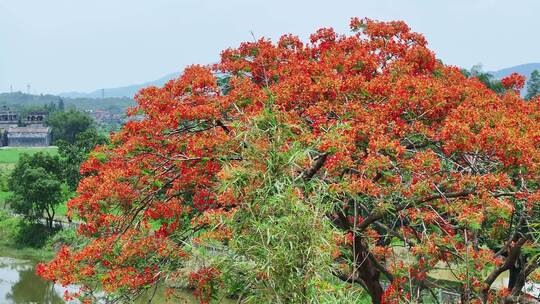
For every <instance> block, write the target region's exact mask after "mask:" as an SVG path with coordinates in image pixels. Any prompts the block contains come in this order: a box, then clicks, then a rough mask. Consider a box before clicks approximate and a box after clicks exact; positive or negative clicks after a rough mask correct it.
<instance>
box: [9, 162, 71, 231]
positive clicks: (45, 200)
mask: <svg viewBox="0 0 540 304" xmlns="http://www.w3.org/2000/svg"><path fill="white" fill-rule="evenodd" d="M62 173H63V167H62V162H61V160H60V158H59V157H58V156H51V155H48V154H45V153H41V152H40V153H36V154H33V155H27V154H23V155H22V156H21V158H20V160H19V162H18V163H17V165H16V167H15V169H14V170H13V172H12V173H11V176H10V178H9V181H8V183H9V190H10V191H12V192H13V194H12V195H11V196H10V197H9V198H8V200H7V201H8V203H9V205H10V206H11V208H12V209H13V210H14V211H15V212H17V213H19V214H22V215H23V216H24V217H25V218H26V219H29V220H31V221H34V222H36V221H38V220H39V219H41V218H42V217H43V216H44V215H45V214H46V220H47V226H48V227H49V229H52V228H53V219H54V214H55V207H56V206H57V205H58V204H60V203H61V202H62V201H63V200H64V197H65V196H66V193H65V191H64V187H63V186H62V185H63V176H62Z"/></svg>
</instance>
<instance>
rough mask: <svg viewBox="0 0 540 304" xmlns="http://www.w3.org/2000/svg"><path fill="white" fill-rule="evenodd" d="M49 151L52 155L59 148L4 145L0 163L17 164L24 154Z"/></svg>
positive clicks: (0, 151)
mask: <svg viewBox="0 0 540 304" xmlns="http://www.w3.org/2000/svg"><path fill="white" fill-rule="evenodd" d="M39 152H43V153H47V154H50V155H57V154H58V149H57V148H56V147H31V148H22V147H21V148H19V147H17V148H15V147H3V148H1V149H0V164H13V165H14V164H16V163H17V162H18V161H19V158H20V157H21V155H22V154H35V153H39Z"/></svg>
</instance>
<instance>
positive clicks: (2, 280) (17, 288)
mask: <svg viewBox="0 0 540 304" xmlns="http://www.w3.org/2000/svg"><path fill="white" fill-rule="evenodd" d="M35 265H36V262H35V261H31V260H22V259H15V258H10V257H0V303H1V304H34V303H35V304H64V303H69V304H72V303H78V301H71V302H65V301H64V290H66V288H64V287H62V286H59V285H55V284H53V283H51V282H49V281H45V280H43V279H42V278H41V277H39V276H38V275H36V272H35ZM70 291H71V292H74V291H77V289H76V288H73V287H72V288H70ZM175 294H177V295H179V296H181V299H175V301H173V303H185V304H195V303H198V301H197V300H196V299H194V297H193V296H192V295H191V293H190V292H188V291H186V292H180V293H179V294H178V291H177V292H175ZM139 302H140V303H148V300H147V299H140V300H139ZM166 302H167V301H165V299H164V297H163V296H162V295H156V297H155V298H154V299H153V301H152V303H156V304H159V303H166ZM231 302H232V301H228V300H225V301H223V302H222V303H231ZM167 303H169V302H167Z"/></svg>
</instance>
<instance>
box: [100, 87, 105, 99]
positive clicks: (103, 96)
mask: <svg viewBox="0 0 540 304" xmlns="http://www.w3.org/2000/svg"><path fill="white" fill-rule="evenodd" d="M101 99H105V89H101Z"/></svg>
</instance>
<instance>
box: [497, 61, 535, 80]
mask: <svg viewBox="0 0 540 304" xmlns="http://www.w3.org/2000/svg"><path fill="white" fill-rule="evenodd" d="M534 70H538V71H540V63H526V64H520V65H516V66H513V67H509V68H505V69H502V70H498V71H494V72H489V73H490V74H491V75H493V76H494V77H495V78H497V79H501V78H504V77H506V76H508V75H510V74H512V73H518V74H521V75H523V76H525V77H527V78H529V77H530V76H531V73H532V72H533V71H534Z"/></svg>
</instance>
